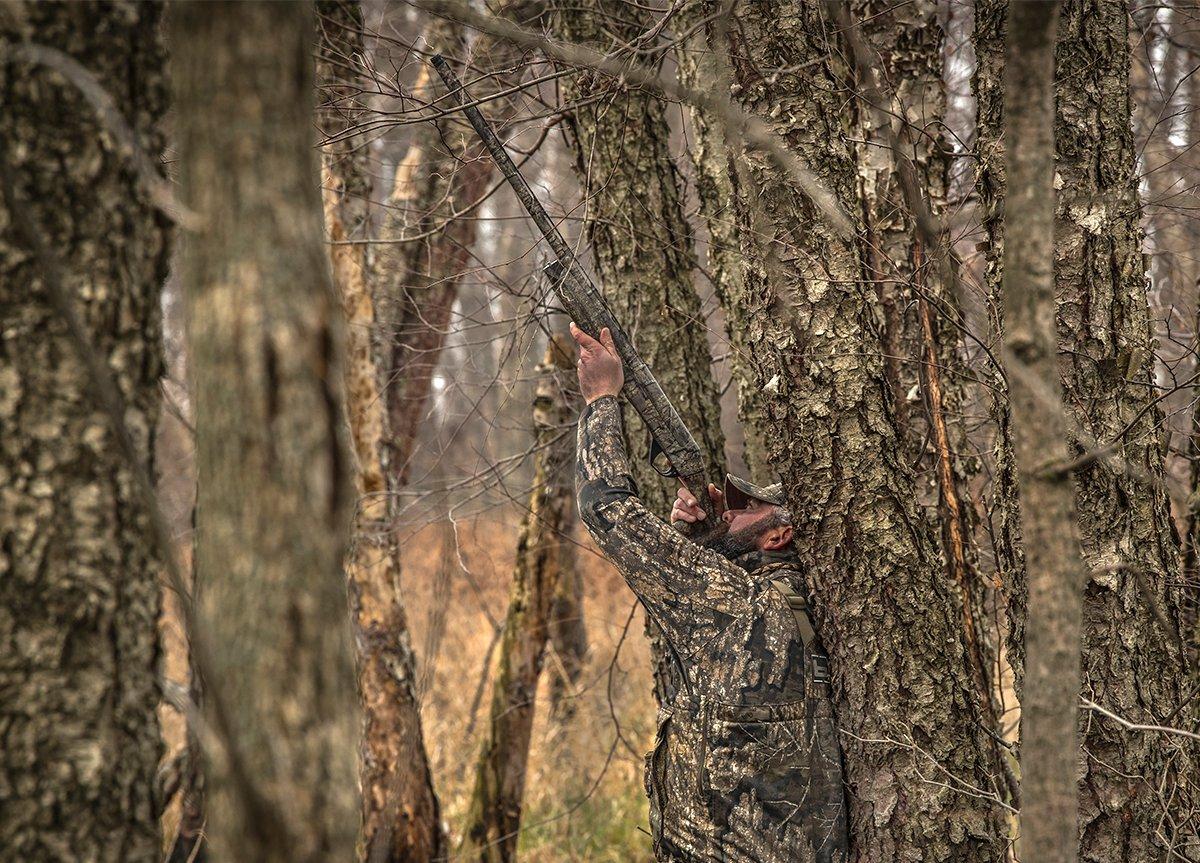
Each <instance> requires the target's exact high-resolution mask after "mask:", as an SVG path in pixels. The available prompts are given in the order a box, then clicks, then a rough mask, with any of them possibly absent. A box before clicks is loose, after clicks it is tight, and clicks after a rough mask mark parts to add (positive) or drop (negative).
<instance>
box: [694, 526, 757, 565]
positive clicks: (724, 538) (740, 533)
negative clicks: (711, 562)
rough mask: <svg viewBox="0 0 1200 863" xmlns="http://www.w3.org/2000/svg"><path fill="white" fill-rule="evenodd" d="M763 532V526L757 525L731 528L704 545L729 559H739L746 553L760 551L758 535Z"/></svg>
mask: <svg viewBox="0 0 1200 863" xmlns="http://www.w3.org/2000/svg"><path fill="white" fill-rule="evenodd" d="M761 533H762V527H761V526H757V525H751V526H750V527H743V528H742V529H741V530H730V531H726V532H725V533H722V534H721V535H720V536H717V537H715V538H713V539H712V540H710V541H709V542H706V543H705V544H704V547H705V548H710V549H712V550H713V551H715V552H716V553H717V554H719V555H721V556H722V557H726V558H728V559H729V560H737V559H738V558H739V557H741V556H742V555H744V554H749V553H750V552H752V551H758V537H759V534H761Z"/></svg>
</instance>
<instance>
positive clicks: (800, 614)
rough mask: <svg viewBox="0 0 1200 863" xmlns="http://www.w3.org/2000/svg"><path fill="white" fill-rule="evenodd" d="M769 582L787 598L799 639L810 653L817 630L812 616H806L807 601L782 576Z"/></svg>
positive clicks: (814, 648)
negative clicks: (814, 627) (798, 632)
mask: <svg viewBox="0 0 1200 863" xmlns="http://www.w3.org/2000/svg"><path fill="white" fill-rule="evenodd" d="M771 584H772V585H773V586H774V587H775V589H776V590H778V591H779V592H780V593H781V594H783V598H784V599H786V600H787V604H788V607H789V608H791V610H792V616H794V617H795V618H796V629H798V630H799V631H800V640H801V641H802V642H804V649H805V650H807V651H809V652H810V653H811V652H815V651H816V649H817V647H816V642H817V631H816V630H815V629H813V625H812V618H810V617H809V616H808V602H807V601H806V600H805V599H804V596H803V595H802V594H801V593H800V592H799V591H797V590H796V589H795V588H794V587H792V585H791V583H790V582H788V581H786V580H784V579H782V578H773V579H771Z"/></svg>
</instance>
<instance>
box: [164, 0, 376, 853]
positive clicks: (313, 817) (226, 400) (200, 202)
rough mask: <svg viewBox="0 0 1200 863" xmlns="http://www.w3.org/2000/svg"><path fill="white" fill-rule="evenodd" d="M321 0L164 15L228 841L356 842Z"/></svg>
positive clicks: (270, 846)
mask: <svg viewBox="0 0 1200 863" xmlns="http://www.w3.org/2000/svg"><path fill="white" fill-rule="evenodd" d="M312 19H313V16H312V7H311V6H310V5H307V4H292V3H289V4H277V3H193V4H181V5H179V6H177V7H174V8H173V10H172V13H171V25H172V41H171V44H172V46H173V48H174V50H175V56H174V67H173V73H174V84H175V91H176V98H177V106H178V107H177V113H176V124H177V130H178V138H179V151H180V166H181V170H180V176H181V191H182V195H183V198H184V200H185V201H186V204H187V206H188V207H189V209H190V210H191V211H192V212H194V213H195V214H196V219H195V224H196V225H197V228H196V230H195V232H194V233H193V234H191V235H190V236H189V237H188V241H187V243H186V245H185V247H184V254H183V255H182V259H181V264H180V267H181V274H182V281H183V285H184V291H185V296H186V297H187V303H188V340H189V350H190V357H191V376H192V393H193V397H194V403H195V416H196V465H197V474H198V480H197V481H198V496H197V511H196V532H197V533H196V581H197V583H198V584H199V585H201V586H202V589H201V590H200V591H199V594H198V612H199V614H198V626H199V627H200V631H201V632H202V634H203V636H204V639H205V642H206V643H207V645H208V647H209V653H210V654H211V655H210V657H209V660H211V663H209V662H207V661H206V667H205V672H206V674H207V675H208V676H207V677H206V679H205V681H204V688H205V699H206V703H207V705H208V710H207V715H208V723H209V725H210V727H211V728H212V729H213V730H214V732H215V735H216V740H217V741H219V744H220V745H217V746H214V747H213V748H210V749H209V750H208V756H209V758H208V768H209V773H208V776H209V785H208V805H209V819H208V831H207V832H208V836H209V838H210V839H211V842H212V847H213V853H214V856H216V857H219V858H221V859H237V860H260V861H273V860H278V861H285V860H286V861H309V860H312V861H316V860H332V859H340V860H346V859H349V858H350V857H351V856H352V854H353V850H354V837H355V832H356V829H355V828H356V823H357V820H358V819H357V817H356V811H357V808H358V807H357V801H356V795H355V770H354V740H355V738H356V733H355V731H356V728H355V726H356V716H355V711H354V708H353V677H352V666H351V652H350V640H349V637H348V635H349V633H348V627H347V620H346V596H345V591H344V588H343V582H342V577H341V567H342V560H343V554H344V551H345V544H346V535H347V528H348V525H349V519H350V514H351V508H352V504H353V498H352V496H351V495H352V491H351V482H350V481H351V476H350V470H349V460H348V449H347V447H346V442H345V440H344V435H343V428H344V426H345V422H346V420H345V414H344V411H343V405H342V390H341V375H342V370H341V356H340V347H341V344H342V332H341V315H340V312H339V310H338V309H337V305H336V304H337V300H336V297H335V296H334V292H333V286H332V284H331V283H330V276H329V262H328V258H327V256H326V252H325V249H324V247H323V244H322V231H321V201H320V195H319V188H320V187H319V172H318V163H317V154H316V149H315V147H314V144H315V141H314V137H313V91H314V90H313V70H312V52H313V49H314V47H315V42H314V32H313V20H312Z"/></svg>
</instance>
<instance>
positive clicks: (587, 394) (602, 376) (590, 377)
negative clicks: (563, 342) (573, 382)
mask: <svg viewBox="0 0 1200 863" xmlns="http://www.w3.org/2000/svg"><path fill="white" fill-rule="evenodd" d="M571 337H572V338H574V339H575V341H576V342H577V343H578V345H579V363H578V370H579V389H580V392H582V393H583V398H584V401H586V402H587V403H588V404H591V403H592V402H594V401H595V400H596V399H598V398H602V397H603V396H615V395H616V394H617V393H619V392H620V391H621V387H622V386H623V385H624V384H625V367H624V366H623V365H622V364H621V357H620V356H619V355H618V354H617V346H616V345H614V344H613V337H612V333H610V332H609V331H608V327H605V328H604V329H602V330H601V331H600V339H599V340H598V341H597V340H596V339H593V338H592V337H591V336H589V335H588V334H587V333H585V332H584V331H583V330H581V329H579V327H577V326H575V322H574V321H572V322H571Z"/></svg>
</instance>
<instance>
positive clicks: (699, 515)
mask: <svg viewBox="0 0 1200 863" xmlns="http://www.w3.org/2000/svg"><path fill="white" fill-rule="evenodd" d="M708 496H709V497H710V498H712V502H713V509H714V510H716V513H717V517H718V518H720V516H721V514H722V513H724V512H725V495H724V494H723V493H722V492H721V491H720V489H718V488H717V487H716V486H715V485H713V484H712V483H711V482H710V483H709V484H708ZM704 518H706V516H705V514H704V510H702V509H701V508H700V504H699V502H698V501H697V500H696V497H695V495H693V494H692V493H691V492H690V491H688V488H687V486H686V485H681V486H680V487H679V491H678V492H676V493H675V505H674V506H672V507H671V524H675V523H676V522H679V521H683V522H687V523H688V524H695V523H696V522H698V521H701V520H703V519H704Z"/></svg>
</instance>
